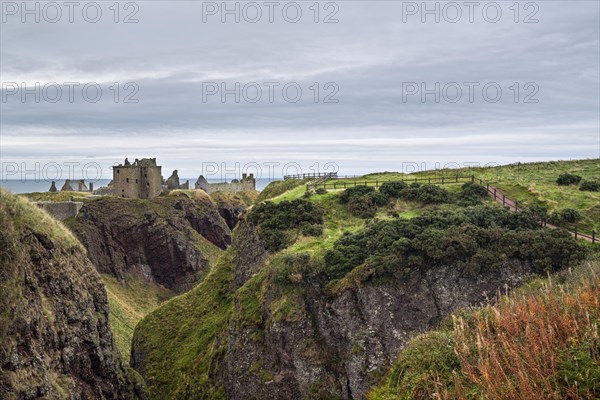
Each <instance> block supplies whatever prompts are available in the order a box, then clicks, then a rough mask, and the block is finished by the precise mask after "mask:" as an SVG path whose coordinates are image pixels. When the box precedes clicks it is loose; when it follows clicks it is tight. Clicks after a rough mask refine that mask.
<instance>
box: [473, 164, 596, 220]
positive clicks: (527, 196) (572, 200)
mask: <svg viewBox="0 0 600 400" xmlns="http://www.w3.org/2000/svg"><path fill="white" fill-rule="evenodd" d="M564 172H570V173H574V174H577V175H579V176H581V177H582V178H583V179H584V180H586V179H588V180H592V179H598V178H599V177H600V160H598V159H595V160H576V161H556V162H545V163H529V164H520V165H508V166H501V167H493V168H485V169H484V168H480V169H473V173H474V174H475V176H477V177H479V178H480V179H483V180H486V181H490V182H491V183H492V184H493V185H494V186H497V187H499V188H500V189H502V191H504V192H505V193H506V195H507V196H509V197H511V198H514V199H516V200H517V201H519V203H522V204H524V205H526V206H529V205H533V204H539V205H543V206H546V207H548V209H549V210H550V211H556V210H560V209H563V208H573V209H576V210H578V211H579V212H580V213H581V215H582V220H581V222H580V223H579V227H580V229H581V230H582V231H586V232H591V231H592V230H595V231H596V232H600V193H599V192H595V193H593V192H582V191H580V190H579V188H578V187H577V186H573V185H572V186H559V185H557V184H556V178H558V176H559V175H560V174H562V173H564Z"/></svg>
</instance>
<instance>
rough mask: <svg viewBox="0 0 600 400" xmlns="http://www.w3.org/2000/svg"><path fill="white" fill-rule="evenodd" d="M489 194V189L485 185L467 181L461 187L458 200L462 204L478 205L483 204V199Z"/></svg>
mask: <svg viewBox="0 0 600 400" xmlns="http://www.w3.org/2000/svg"><path fill="white" fill-rule="evenodd" d="M487 195H488V191H487V189H486V188H485V187H484V186H481V185H478V184H476V183H472V182H467V183H465V184H464V185H462V187H461V191H460V194H459V195H458V201H459V203H460V204H462V205H477V204H481V202H482V200H483V199H485V198H486V197H487Z"/></svg>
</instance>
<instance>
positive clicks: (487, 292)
mask: <svg viewBox="0 0 600 400" xmlns="http://www.w3.org/2000/svg"><path fill="white" fill-rule="evenodd" d="M529 274H530V268H529V266H527V265H525V264H522V263H519V262H507V263H506V264H505V265H504V266H503V267H502V268H501V269H500V270H499V271H488V272H485V271H484V272H482V273H480V274H478V275H476V276H473V275H470V274H467V273H465V272H463V271H461V270H460V269H459V268H457V267H454V266H445V267H438V268H431V269H430V270H427V271H413V272H411V273H409V274H407V275H406V276H404V277H403V278H402V279H392V278H390V279H387V280H386V281H378V282H366V283H364V284H361V285H360V286H358V287H353V288H348V289H346V290H343V291H342V292H340V293H338V294H336V295H333V296H331V295H326V294H324V293H323V292H321V291H320V290H319V289H316V288H314V289H310V285H309V286H308V288H305V289H304V290H303V292H302V294H301V295H300V296H299V297H298V298H296V299H295V300H294V301H295V306H296V307H297V311H296V312H295V313H294V315H293V317H291V318H289V317H288V318H279V317H277V316H274V315H273V314H272V310H273V309H274V308H276V307H275V306H274V304H273V303H272V302H273V301H276V300H277V299H270V298H269V297H268V295H267V298H266V299H265V302H264V304H263V305H262V307H261V313H262V320H261V323H260V324H254V325H253V324H248V323H247V321H246V322H240V319H239V318H236V317H235V313H234V317H233V318H231V322H230V326H229V329H228V335H229V340H228V354H227V359H228V371H227V372H228V375H227V382H228V384H227V388H228V391H227V394H228V398H229V399H236V400H238V399H253V398H260V399H302V398H341V399H364V398H365V396H366V394H367V392H368V390H369V388H370V387H371V385H373V383H374V381H375V378H376V377H377V376H381V374H383V373H385V372H386V371H387V368H388V367H389V365H390V364H391V363H392V362H393V360H394V359H395V358H396V357H397V355H398V353H399V352H400V350H401V349H402V348H403V347H404V346H405V345H406V343H407V341H408V339H409V337H410V335H411V334H412V333H415V332H422V331H424V330H428V329H431V328H432V327H434V326H435V324H436V323H437V322H438V321H439V320H440V319H441V318H442V317H444V316H447V315H449V314H450V313H452V312H453V311H455V310H457V309H459V308H461V307H465V306H468V305H471V304H478V303H480V302H483V301H485V300H486V298H487V297H493V295H494V294H495V293H496V291H497V290H500V289H504V288H505V287H515V286H518V285H519V284H521V283H522V282H523V281H524V280H525V279H526V278H527V277H528V276H529ZM239 309H240V307H239V306H237V304H236V307H234V310H235V312H238V310H239ZM242 321H243V320H242ZM257 338H258V339H257ZM257 366H259V367H260V368H257ZM253 369H254V370H257V372H256V373H253V372H249V371H252V370H253Z"/></svg>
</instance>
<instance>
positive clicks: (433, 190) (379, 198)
mask: <svg viewBox="0 0 600 400" xmlns="http://www.w3.org/2000/svg"><path fill="white" fill-rule="evenodd" d="M484 190H485V189H484ZM465 196H466V195H465ZM469 196H471V197H470V200H469V204H473V203H474V204H478V203H480V202H481V196H479V197H478V195H477V194H476V189H473V188H471V192H470V193H469ZM475 197H477V200H474V198H475ZM390 199H402V200H407V201H416V202H420V203H423V204H443V203H451V202H452V201H453V200H454V198H453V196H452V194H451V193H450V192H448V191H447V190H446V189H444V188H442V187H440V186H436V185H421V184H419V183H417V182H413V183H412V184H411V185H410V186H409V185H407V184H406V183H405V182H402V181H396V182H384V183H383V184H382V185H381V188H380V189H379V191H376V190H375V188H374V187H371V186H356V187H352V188H348V189H346V190H344V191H343V192H342V193H340V196H339V202H340V203H341V204H347V205H348V210H349V211H350V212H351V213H352V214H354V215H356V216H357V217H360V218H373V217H374V216H375V214H376V213H377V210H378V208H379V207H383V206H385V205H387V204H388V203H389V202H390Z"/></svg>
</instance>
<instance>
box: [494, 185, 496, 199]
mask: <svg viewBox="0 0 600 400" xmlns="http://www.w3.org/2000/svg"><path fill="white" fill-rule="evenodd" d="M494 200H496V188H494Z"/></svg>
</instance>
